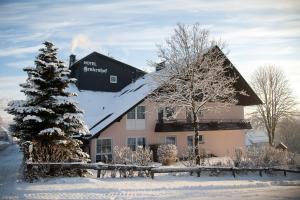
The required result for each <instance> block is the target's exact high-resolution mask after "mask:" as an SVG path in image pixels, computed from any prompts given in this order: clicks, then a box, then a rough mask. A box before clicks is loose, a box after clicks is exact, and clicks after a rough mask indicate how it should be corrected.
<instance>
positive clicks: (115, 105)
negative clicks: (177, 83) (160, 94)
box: [71, 74, 157, 138]
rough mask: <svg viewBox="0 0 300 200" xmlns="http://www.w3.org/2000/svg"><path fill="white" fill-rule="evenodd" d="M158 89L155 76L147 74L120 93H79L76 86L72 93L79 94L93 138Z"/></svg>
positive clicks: (78, 100) (78, 99) (73, 87)
mask: <svg viewBox="0 0 300 200" xmlns="http://www.w3.org/2000/svg"><path fill="white" fill-rule="evenodd" d="M156 88H157V86H156V84H155V82H154V81H153V76H151V74H146V75H144V76H143V77H141V78H139V79H137V80H136V81H135V82H133V83H131V84H129V85H127V86H126V87H125V88H123V89H122V90H121V91H119V92H92V91H78V89H77V88H76V86H74V85H72V86H71V91H73V92H76V93H77V94H78V96H77V97H76V101H77V102H78V103H79V106H80V108H81V109H82V110H84V112H85V113H84V117H85V122H86V124H87V125H88V127H89V129H90V133H91V135H92V136H91V137H90V138H93V137H95V136H96V134H97V133H100V132H101V131H102V130H103V129H105V128H106V127H107V126H109V125H110V124H111V123H113V122H114V121H115V120H116V119H117V118H119V117H120V116H121V115H123V114H124V113H126V112H127V111H129V110H130V109H131V108H132V107H134V106H135V105H137V104H138V103H140V102H141V101H143V100H144V99H145V97H147V96H148V95H149V94H150V93H151V92H152V91H153V90H155V89H156Z"/></svg>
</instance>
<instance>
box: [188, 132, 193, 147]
mask: <svg viewBox="0 0 300 200" xmlns="http://www.w3.org/2000/svg"><path fill="white" fill-rule="evenodd" d="M187 145H188V147H193V146H194V136H192V135H189V136H187Z"/></svg>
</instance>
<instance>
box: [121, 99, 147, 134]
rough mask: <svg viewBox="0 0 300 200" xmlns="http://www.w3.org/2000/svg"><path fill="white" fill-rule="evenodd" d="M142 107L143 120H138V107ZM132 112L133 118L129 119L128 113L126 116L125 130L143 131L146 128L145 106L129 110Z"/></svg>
mask: <svg viewBox="0 0 300 200" xmlns="http://www.w3.org/2000/svg"><path fill="white" fill-rule="evenodd" d="M140 106H143V107H144V119H138V107H140ZM132 111H134V118H133V119H129V118H128V113H127V115H126V129H127V130H144V129H145V128H146V106H145V105H138V106H136V107H134V108H133V109H131V111H130V112H132Z"/></svg>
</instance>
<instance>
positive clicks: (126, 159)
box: [113, 146, 134, 165]
mask: <svg viewBox="0 0 300 200" xmlns="http://www.w3.org/2000/svg"><path fill="white" fill-rule="evenodd" d="M133 162H134V155H133V152H132V150H131V149H130V148H129V147H118V146H114V149H113V163H114V164H124V165H126V164H133Z"/></svg>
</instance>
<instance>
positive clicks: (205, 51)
mask: <svg viewBox="0 0 300 200" xmlns="http://www.w3.org/2000/svg"><path fill="white" fill-rule="evenodd" d="M217 44H220V46H223V43H221V42H218V41H214V40H210V39H209V32H208V30H206V29H201V28H200V26H199V24H195V25H193V26H185V25H183V24H178V26H177V28H176V29H175V31H174V34H173V35H172V36H171V37H170V38H169V39H167V40H166V44H165V46H163V45H160V46H159V54H158V56H159V57H160V58H161V60H163V61H164V65H165V68H164V69H162V70H161V71H160V72H159V73H155V74H154V75H153V76H154V77H153V78H154V80H155V81H156V82H157V83H158V85H159V86H160V87H159V89H157V90H156V91H154V93H153V94H152V95H151V96H150V97H149V99H151V102H153V101H154V102H158V103H159V104H160V106H163V107H176V108H184V109H186V110H187V111H188V112H190V113H191V116H193V117H192V119H193V126H194V132H195V141H194V144H195V153H196V155H198V143H199V131H198V122H199V119H198V113H200V112H203V111H205V110H214V111H215V110H217V109H219V108H224V107H229V106H232V105H233V104H236V103H237V99H236V94H237V93H238V92H237V91H236V90H235V88H234V86H233V84H234V83H235V82H236V80H237V77H236V76H235V75H231V76H228V73H229V71H230V70H231V69H232V66H231V65H225V56H224V54H223V53H220V49H219V47H217V46H216V45H217ZM211 102H212V103H214V104H211Z"/></svg>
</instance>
